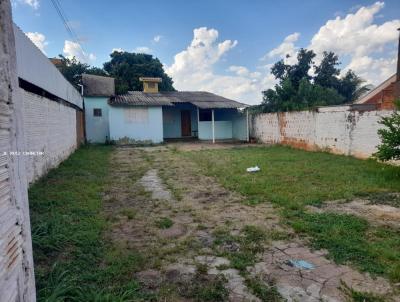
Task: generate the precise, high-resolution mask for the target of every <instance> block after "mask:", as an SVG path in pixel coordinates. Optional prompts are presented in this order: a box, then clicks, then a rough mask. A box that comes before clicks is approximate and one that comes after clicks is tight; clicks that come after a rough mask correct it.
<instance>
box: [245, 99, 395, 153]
mask: <svg viewBox="0 0 400 302" xmlns="http://www.w3.org/2000/svg"><path fill="white" fill-rule="evenodd" d="M392 112H393V111H391V110H382V111H356V110H351V109H350V107H349V106H339V107H321V108H318V110H316V111H297V112H282V113H263V114H256V115H254V116H253V117H252V121H251V136H252V137H254V138H256V139H257V140H258V141H260V142H262V143H267V144H283V145H289V146H293V147H295V148H300V149H305V150H313V151H316V150H323V151H329V152H331V153H335V154H344V155H351V156H354V157H357V158H368V157H370V156H371V155H372V154H373V153H374V152H376V151H377V149H376V146H377V145H379V143H380V140H379V137H378V134H377V131H378V129H379V128H380V124H379V123H378V121H379V120H380V119H381V117H383V116H388V115H390V114H391V113H392Z"/></svg>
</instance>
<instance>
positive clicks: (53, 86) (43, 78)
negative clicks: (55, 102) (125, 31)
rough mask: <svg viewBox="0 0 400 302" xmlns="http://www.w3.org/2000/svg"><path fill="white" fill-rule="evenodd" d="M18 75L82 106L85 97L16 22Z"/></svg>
mask: <svg viewBox="0 0 400 302" xmlns="http://www.w3.org/2000/svg"><path fill="white" fill-rule="evenodd" d="M14 35H15V46H16V53H17V73H18V77H20V78H22V79H24V80H26V81H28V82H30V83H32V84H35V85H36V86H38V87H40V88H42V89H44V90H46V91H48V92H50V93H52V94H54V95H56V96H58V97H59V98H61V99H63V100H66V101H68V102H69V103H71V104H75V105H76V106H78V107H79V108H82V104H83V98H82V96H81V95H80V93H79V91H77V90H76V89H75V88H74V86H72V85H71V84H70V83H69V82H68V81H67V80H66V79H65V78H64V76H63V75H62V74H61V73H60V72H59V71H58V69H57V68H56V67H55V66H54V64H53V63H51V62H50V60H49V59H48V58H47V57H46V56H45V55H44V54H43V53H42V52H41V51H40V50H39V48H37V47H36V46H35V44H33V43H32V42H31V40H30V39H29V38H28V37H27V36H26V35H25V34H24V33H23V32H22V30H20V29H19V28H18V27H17V26H16V25H15V24H14Z"/></svg>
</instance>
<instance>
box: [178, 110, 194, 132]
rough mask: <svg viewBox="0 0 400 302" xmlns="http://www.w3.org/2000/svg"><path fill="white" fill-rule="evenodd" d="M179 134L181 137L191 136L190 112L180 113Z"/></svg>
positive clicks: (183, 111)
mask: <svg viewBox="0 0 400 302" xmlns="http://www.w3.org/2000/svg"><path fill="white" fill-rule="evenodd" d="M181 132H182V136H192V122H191V113H190V110H182V111H181Z"/></svg>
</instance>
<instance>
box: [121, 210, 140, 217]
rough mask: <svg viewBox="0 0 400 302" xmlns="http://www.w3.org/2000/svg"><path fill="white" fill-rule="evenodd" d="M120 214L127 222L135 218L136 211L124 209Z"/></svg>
mask: <svg viewBox="0 0 400 302" xmlns="http://www.w3.org/2000/svg"><path fill="white" fill-rule="evenodd" d="M121 214H122V215H124V216H126V217H127V218H128V219H129V220H132V219H133V218H134V217H135V216H136V211H135V210H134V209H130V208H125V209H122V210H121Z"/></svg>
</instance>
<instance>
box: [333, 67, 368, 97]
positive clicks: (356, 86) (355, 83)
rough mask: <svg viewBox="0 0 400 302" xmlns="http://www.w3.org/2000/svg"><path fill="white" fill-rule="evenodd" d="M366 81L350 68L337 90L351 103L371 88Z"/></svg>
mask: <svg viewBox="0 0 400 302" xmlns="http://www.w3.org/2000/svg"><path fill="white" fill-rule="evenodd" d="M364 83H365V81H364V80H363V79H362V78H360V77H359V76H357V75H356V74H355V73H354V72H353V71H352V70H351V69H350V70H348V71H347V72H346V74H345V75H344V76H343V77H342V78H341V79H340V81H339V86H338V87H337V90H338V92H339V93H340V94H341V95H343V96H344V98H345V100H346V102H349V103H351V102H354V101H355V100H357V99H358V98H359V97H360V96H361V95H363V94H364V93H366V92H368V91H369V90H370V87H369V86H368V85H364Z"/></svg>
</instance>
